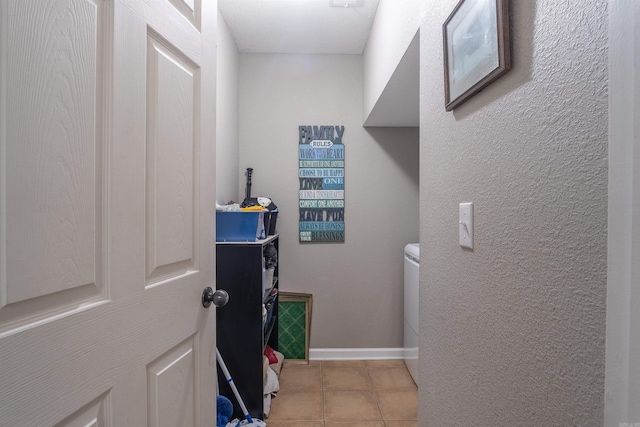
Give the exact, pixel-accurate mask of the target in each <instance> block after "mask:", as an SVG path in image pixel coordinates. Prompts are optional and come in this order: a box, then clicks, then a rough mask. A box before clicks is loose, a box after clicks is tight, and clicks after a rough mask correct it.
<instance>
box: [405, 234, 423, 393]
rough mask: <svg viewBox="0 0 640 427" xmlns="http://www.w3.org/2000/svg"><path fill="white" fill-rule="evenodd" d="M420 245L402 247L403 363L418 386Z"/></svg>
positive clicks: (413, 244)
mask: <svg viewBox="0 0 640 427" xmlns="http://www.w3.org/2000/svg"><path fill="white" fill-rule="evenodd" d="M419 273H420V244H419V243H409V244H408V245H407V246H405V247H404V363H405V364H406V365H407V369H409V373H410V374H411V376H412V377H413V381H414V382H415V383H416V384H418V336H419V332H420V331H419V327H418V325H419V324H420V319H419V318H418V312H419V310H418V307H419V304H420V302H419V288H420V274H419Z"/></svg>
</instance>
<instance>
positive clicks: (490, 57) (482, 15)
mask: <svg viewBox="0 0 640 427" xmlns="http://www.w3.org/2000/svg"><path fill="white" fill-rule="evenodd" d="M508 3H509V1H508V0H460V2H459V3H458V4H457V5H456V7H455V9H453V12H451V15H449V17H448V18H447V20H446V21H445V22H444V24H443V25H442V35H443V40H444V100H445V101H444V104H445V108H446V110H447V111H451V110H453V109H454V108H456V107H458V106H459V105H460V104H462V103H463V102H465V101H467V100H468V99H469V98H471V97H472V96H473V95H475V94H476V93H478V92H480V91H481V90H482V89H483V88H484V87H485V86H487V85H488V84H490V83H491V82H493V81H494V80H496V79H497V78H498V77H500V76H502V75H503V74H504V73H506V72H507V71H509V70H510V69H511V53H510V52H511V47H510V43H509V6H508Z"/></svg>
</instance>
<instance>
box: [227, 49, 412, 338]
mask: <svg viewBox="0 0 640 427" xmlns="http://www.w3.org/2000/svg"><path fill="white" fill-rule="evenodd" d="M362 87H363V85H362V56H361V55H275V54H273V55H271V54H241V55H240V173H241V174H243V173H244V171H245V169H246V168H247V167H252V168H254V173H253V188H252V194H253V195H255V196H258V195H263V196H270V197H272V198H273V200H274V202H275V203H276V205H278V207H279V209H280V215H279V217H278V227H277V229H278V233H279V234H280V254H281V256H280V282H279V283H280V286H281V288H280V289H281V290H285V291H294V292H308V293H312V294H313V298H314V306H313V324H312V331H311V347H312V348H389V347H400V346H402V337H403V329H402V327H403V299H402V295H403V294H402V292H403V289H402V267H403V264H402V262H403V261H402V259H403V258H402V257H403V255H402V250H403V247H404V245H406V244H407V243H410V242H413V241H417V239H418V179H419V178H418V130H417V128H403V129H380V128H369V129H364V128H363V127H362V117H363V115H362V108H363V107H362V90H363V89H362ZM299 125H340V126H345V133H344V136H343V142H344V144H345V150H346V159H345V175H346V181H345V183H346V186H345V198H346V200H345V206H346V207H345V221H346V225H345V227H346V231H345V235H346V237H345V238H346V241H345V243H307V244H300V243H299V242H298V187H299V182H298V150H297V144H298V126H299ZM240 187H241V189H242V188H244V176H241V179H240ZM241 189H239V191H241Z"/></svg>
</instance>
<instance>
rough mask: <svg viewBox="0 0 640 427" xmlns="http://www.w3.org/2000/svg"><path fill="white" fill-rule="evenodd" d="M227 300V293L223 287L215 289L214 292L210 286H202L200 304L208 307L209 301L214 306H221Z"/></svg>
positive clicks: (225, 303)
mask: <svg viewBox="0 0 640 427" xmlns="http://www.w3.org/2000/svg"><path fill="white" fill-rule="evenodd" d="M228 302H229V294H228V293H227V291H225V290H224V289H216V290H215V292H214V291H213V289H211V287H210V286H207V287H206V288H204V291H203V292H202V306H203V307H204V308H209V306H210V305H211V303H213V305H215V306H216V307H222V306H225V305H227V303H228Z"/></svg>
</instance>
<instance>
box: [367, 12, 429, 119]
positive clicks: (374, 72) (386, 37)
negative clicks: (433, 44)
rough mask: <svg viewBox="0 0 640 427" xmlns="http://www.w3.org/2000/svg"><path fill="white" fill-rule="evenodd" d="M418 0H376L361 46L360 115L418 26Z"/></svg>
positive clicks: (379, 90)
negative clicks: (361, 104)
mask: <svg viewBox="0 0 640 427" xmlns="http://www.w3.org/2000/svg"><path fill="white" fill-rule="evenodd" d="M420 13H421V2H420V1H418V0H380V3H378V10H377V12H376V17H375V19H374V21H373V25H372V26H371V33H370V34H369V39H368V40H367V46H366V47H365V49H364V53H363V56H364V70H365V71H364V79H363V84H364V96H363V98H362V99H363V101H362V102H363V105H364V107H363V108H364V116H363V117H364V118H365V119H366V118H367V117H368V116H369V114H370V113H371V110H372V109H373V107H374V106H375V105H376V102H377V101H378V99H379V98H380V95H381V94H382V91H383V90H384V88H385V86H386V85H387V83H388V82H389V79H390V78H391V76H392V75H393V72H394V71H395V69H396V68H397V67H398V64H399V63H400V60H401V59H402V56H403V55H404V53H405V52H406V51H407V48H408V47H409V44H411V40H413V37H414V36H415V34H416V32H417V31H418V28H419V27H420Z"/></svg>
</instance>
